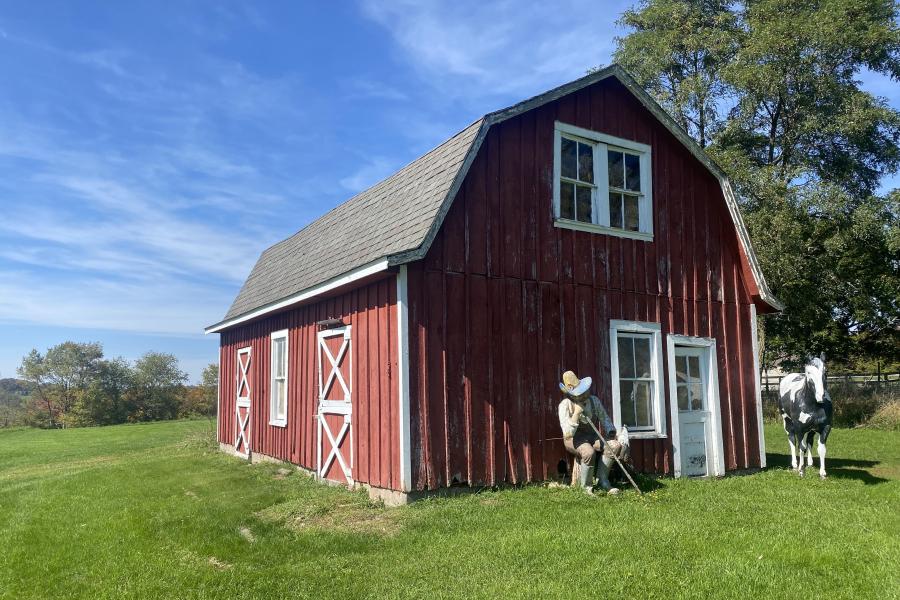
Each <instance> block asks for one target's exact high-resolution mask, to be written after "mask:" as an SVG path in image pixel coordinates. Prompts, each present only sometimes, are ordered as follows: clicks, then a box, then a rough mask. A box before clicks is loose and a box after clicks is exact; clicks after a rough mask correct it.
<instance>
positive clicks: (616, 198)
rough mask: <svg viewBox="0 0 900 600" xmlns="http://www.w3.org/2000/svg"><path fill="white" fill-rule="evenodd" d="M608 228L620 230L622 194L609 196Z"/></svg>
mask: <svg viewBox="0 0 900 600" xmlns="http://www.w3.org/2000/svg"><path fill="white" fill-rule="evenodd" d="M609 226H610V227H618V228H619V229H622V194H610V195H609Z"/></svg>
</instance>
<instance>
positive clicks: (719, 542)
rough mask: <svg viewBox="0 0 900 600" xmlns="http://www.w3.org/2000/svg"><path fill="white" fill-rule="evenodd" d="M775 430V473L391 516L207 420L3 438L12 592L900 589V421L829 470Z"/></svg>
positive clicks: (838, 453) (1, 586)
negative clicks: (796, 462)
mask: <svg viewBox="0 0 900 600" xmlns="http://www.w3.org/2000/svg"><path fill="white" fill-rule="evenodd" d="M766 433H767V441H768V447H769V450H770V452H771V453H770V455H769V462H770V465H774V468H770V469H769V470H768V471H766V472H763V473H758V474H755V475H750V476H742V477H729V478H726V479H723V480H718V481H673V480H670V479H663V480H660V481H659V482H657V483H654V482H651V481H649V480H644V484H645V485H654V486H655V489H654V490H653V491H652V492H650V493H647V494H645V495H644V496H643V497H642V498H639V497H637V496H636V495H635V494H633V493H631V492H627V493H624V494H623V495H622V496H620V497H618V498H606V497H601V498H588V497H586V496H584V495H582V494H580V493H578V492H576V491H574V490H570V489H568V488H554V487H542V486H532V487H527V488H524V489H508V490H504V491H499V492H483V493H479V494H472V495H467V496H461V497H456V498H446V499H432V500H426V501H422V502H418V503H416V504H413V505H411V506H408V507H402V508H398V509H384V508H379V507H376V506H372V505H370V504H369V503H368V501H367V500H366V498H365V496H363V495H361V494H359V493H349V492H346V491H344V490H341V489H337V488H328V487H324V486H321V485H318V484H316V483H314V482H313V481H311V480H310V479H308V478H307V477H306V476H304V475H302V474H300V473H298V472H296V471H294V470H290V471H285V470H284V469H282V470H281V472H279V466H278V465H271V464H259V465H249V464H247V463H246V462H243V461H241V460H239V459H237V458H233V457H230V456H226V455H224V454H221V453H219V452H218V451H217V450H215V448H214V444H213V443H212V436H213V425H212V423H210V422H208V421H179V422H169V423H153V424H146V425H126V426H116V427H104V428H92V429H70V430H64V431H62V430H61V431H36V430H16V431H5V432H0V548H2V551H0V597H2V598H69V597H73V598H74V597H77V598H283V597H379V598H382V597H387V598H391V597H409V598H420V597H431V598H434V597H503V598H533V597H553V598H556V597H559V598H563V597H578V596H581V597H606V598H615V597H618V598H640V597H655V598H671V597H707V596H717V597H733V598H738V597H740V598H745V597H753V598H757V597H758V598H768V597H779V598H781V597H783V598H787V597H791V598H800V597H817V598H835V597H846V598H850V597H853V598H859V597H863V598H896V597H900V579H898V577H900V576H898V573H900V434H898V433H889V432H881V431H870V430H864V429H856V430H835V431H834V433H833V434H832V438H831V442H830V443H829V447H828V450H829V457H828V466H829V475H830V476H829V479H828V480H826V481H820V480H819V478H818V476H817V472H818V466H816V467H815V468H814V469H812V470H811V471H809V472H808V473H809V474H808V476H807V478H806V479H803V480H801V479H800V478H798V477H797V476H796V475H795V474H793V473H791V472H789V471H788V470H786V469H785V468H784V466H785V465H786V464H787V457H786V456H785V454H786V451H787V442H786V441H785V439H784V433H783V432H782V431H781V430H780V429H779V428H778V426H770V427H769V428H768V429H767V432H766ZM817 465H818V459H817ZM285 472H287V474H286V475H285Z"/></svg>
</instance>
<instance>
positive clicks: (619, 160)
mask: <svg viewBox="0 0 900 600" xmlns="http://www.w3.org/2000/svg"><path fill="white" fill-rule="evenodd" d="M607 160H608V164H607V167H608V168H609V185H610V187H617V188H620V187H623V186H624V185H625V181H624V167H623V161H624V159H623V157H622V153H621V152H616V151H614V150H610V151H609V152H608V153H607Z"/></svg>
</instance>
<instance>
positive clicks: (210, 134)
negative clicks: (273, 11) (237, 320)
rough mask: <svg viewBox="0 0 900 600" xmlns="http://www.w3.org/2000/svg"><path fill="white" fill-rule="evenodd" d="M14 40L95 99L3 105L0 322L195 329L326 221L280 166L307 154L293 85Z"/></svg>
mask: <svg viewBox="0 0 900 600" xmlns="http://www.w3.org/2000/svg"><path fill="white" fill-rule="evenodd" d="M235 18H237V17H235ZM248 18H249V17H248ZM14 42H15V43H16V44H17V45H18V51H19V52H26V53H28V52H31V53H33V54H34V53H37V54H38V55H39V56H40V57H41V60H44V61H49V62H51V63H52V64H56V65H62V66H61V67H60V68H62V69H63V72H65V73H67V75H68V74H69V73H78V76H79V83H80V84H81V85H85V86H89V91H88V92H87V93H88V95H87V97H85V98H79V97H74V98H73V99H72V102H69V103H56V104H48V106H47V109H46V110H42V111H39V112H38V113H37V114H35V113H34V112H33V111H32V105H30V104H29V103H28V102H24V103H16V102H13V101H5V102H0V174H3V173H5V174H6V175H5V176H4V177H0V207H2V219H0V322H28V323H39V324H56V325H68V326H75V327H89V328H102V329H110V330H127V331H142V332H156V333H178V334H185V333H189V332H197V331H199V330H200V328H202V327H203V326H204V325H208V324H209V323H211V322H214V321H216V320H218V319H219V318H221V316H222V314H224V311H225V309H226V308H227V306H228V304H229V303H230V301H231V300H232V298H233V294H234V293H235V292H236V291H237V289H238V287H239V286H240V283H241V282H242V281H243V279H244V278H245V277H246V276H247V274H248V272H249V270H250V268H251V267H252V265H253V262H254V261H255V260H256V258H257V256H258V253H259V252H260V251H261V250H262V249H263V248H264V247H266V246H267V245H269V244H271V243H273V242H275V241H277V240H278V239H281V238H283V237H284V236H285V235H288V234H290V233H291V232H293V231H294V230H296V229H297V228H299V227H300V226H302V225H303V224H305V222H307V221H308V220H309V219H310V218H311V217H312V216H314V215H315V214H317V213H319V212H321V210H322V207H321V201H322V193H321V191H322V190H323V189H325V188H326V186H325V185H324V182H323V181H321V180H320V179H319V178H317V177H310V178H309V179H308V180H307V181H305V182H304V185H298V184H297V180H296V172H295V171H292V170H291V169H290V168H289V165H290V164H291V163H292V162H293V161H296V160H298V158H300V157H302V156H303V153H304V152H305V150H304V148H303V146H302V141H303V140H302V137H298V136H297V135H288V134H286V133H285V129H286V126H289V125H292V126H293V128H295V129H297V130H301V131H302V130H303V127H302V125H301V124H302V123H305V122H307V121H306V119H307V116H306V111H307V105H304V103H303V102H300V101H298V99H300V98H303V93H302V89H303V86H302V82H300V81H299V80H298V79H297V78H296V77H295V76H293V75H289V74H288V75H283V76H271V77H267V76H262V75H259V74H258V73H256V72H254V71H251V70H250V69H248V68H247V67H245V66H244V65H242V64H241V63H238V62H235V61H229V60H222V59H218V58H213V57H210V56H207V55H200V56H199V57H196V60H195V64H193V65H192V66H190V67H189V68H188V71H189V73H188V76H185V74H184V73H182V74H181V76H179V77H175V76H173V75H171V74H170V73H168V72H167V71H166V70H165V69H163V68H161V66H160V65H158V64H154V63H152V62H150V61H147V60H144V59H143V58H142V57H141V56H140V55H138V54H137V53H134V52H132V51H129V50H125V49H119V48H100V49H96V50H90V51H66V50H63V49H61V48H59V47H56V46H53V45H51V44H49V43H46V42H44V41H41V40H34V39H26V38H17V39H16V40H15V41H14ZM41 85H43V84H41ZM91 86H92V87H91ZM42 92H43V90H42ZM98 95H99V96H100V98H98V97H97V96H98ZM104 96H105V98H104ZM288 128H290V127H288ZM229 130H238V131H250V130H253V131H254V135H253V136H233V135H232V136H229V135H228V131H229ZM250 139H253V140H255V141H256V142H257V143H256V144H253V145H250V144H248V143H247V140H250ZM260 139H263V140H266V141H267V142H269V144H268V145H262V146H261V145H259V143H258V141H259V140H260ZM298 140H299V141H298ZM331 187H332V188H333V187H334V186H333V185H332V186H331ZM286 209H290V213H289V214H290V218H289V219H285V218H284V214H285V211H286Z"/></svg>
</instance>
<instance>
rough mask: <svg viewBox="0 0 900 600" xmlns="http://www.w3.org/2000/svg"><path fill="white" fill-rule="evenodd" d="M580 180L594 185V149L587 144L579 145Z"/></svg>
mask: <svg viewBox="0 0 900 600" xmlns="http://www.w3.org/2000/svg"><path fill="white" fill-rule="evenodd" d="M578 179H580V180H581V181H586V182H588V183H594V149H593V148H592V147H591V146H588V145H587V144H578Z"/></svg>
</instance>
